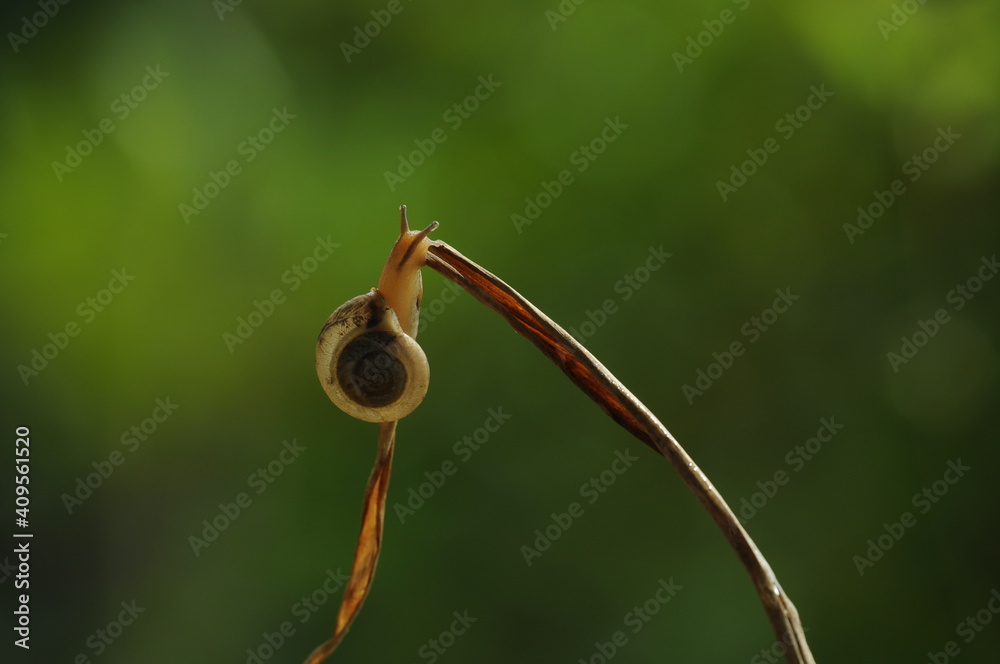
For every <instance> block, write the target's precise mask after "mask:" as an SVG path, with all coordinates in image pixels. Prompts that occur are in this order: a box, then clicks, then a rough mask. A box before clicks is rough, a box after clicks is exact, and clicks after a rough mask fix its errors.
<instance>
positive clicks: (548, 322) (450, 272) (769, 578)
mask: <svg viewBox="0 0 1000 664" xmlns="http://www.w3.org/2000/svg"><path fill="white" fill-rule="evenodd" d="M426 265H427V266H428V267H430V268H432V269H434V270H436V271H437V272H440V273H441V274H442V275H444V276H445V277H446V278H448V279H451V280H452V281H454V282H455V283H456V284H458V285H460V286H461V287H462V288H464V289H465V290H466V291H468V292H469V293H470V294H471V295H472V296H473V297H475V298H476V299H477V300H479V301H480V302H482V303H483V304H485V305H486V306H487V307H489V308H490V309H492V310H493V311H495V312H497V313H498V314H500V315H501V316H503V318H504V319H506V320H507V322H508V323H509V324H510V326H511V327H513V328H514V330H516V331H517V332H518V333H519V334H521V335H522V336H524V337H526V338H527V339H528V340H529V341H531V342H532V343H533V344H535V346H537V347H538V349H539V350H541V351H542V353H544V354H545V355H546V356H547V357H548V358H549V359H550V360H552V362H553V363H554V364H555V365H556V366H557V367H559V369H561V370H562V372H563V373H565V374H566V376H568V377H569V379H570V380H571V381H573V383H575V384H576V386H577V387H579V388H580V389H581V390H582V391H583V392H584V394H586V395H587V396H589V397H590V398H591V399H592V400H593V401H594V402H596V403H597V405H598V406H600V407H601V410H603V411H604V412H605V413H606V414H607V415H608V416H609V417H611V419H613V420H614V421H615V422H617V423H618V424H619V425H621V426H622V427H623V428H624V429H625V430H626V431H628V432H629V433H631V434H632V435H633V436H635V437H636V438H638V439H639V440H640V441H642V442H643V443H645V444H646V445H648V446H649V447H650V448H652V449H653V450H655V451H656V452H657V453H658V454H661V455H662V456H664V457H665V458H666V459H667V461H669V462H670V463H671V465H673V467H674V469H675V470H676V471H677V472H678V473H679V474H680V476H681V479H682V480H683V481H684V483H685V484H686V485H687V487H688V489H690V490H691V492H692V493H694V495H695V496H696V497H697V498H698V500H699V501H700V502H701V504H702V506H704V508H705V509H706V510H707V511H708V513H709V514H710V515H711V516H712V519H713V520H714V521H715V523H716V525H718V526H719V528H720V529H721V530H722V533H723V535H725V537H726V539H727V540H728V541H729V544H730V546H731V547H732V548H733V550H734V551H735V552H736V555H737V556H738V557H739V559H740V562H742V563H743V566H744V567H745V568H746V569H747V572H749V574H750V578H751V580H752V581H753V584H754V586H755V588H756V589H757V594H758V596H759V597H760V600H761V602H762V603H763V605H764V610H765V612H766V614H767V617H768V620H769V621H770V623H771V627H772V629H773V630H774V634H775V636H776V637H777V638H778V640H779V641H781V642H782V643H784V644H786V646H787V650H786V659H787V660H788V662H789V664H815V660H814V659H813V656H812V653H811V652H810V650H809V644H808V643H807V641H806V636H805V630H804V629H803V627H802V622H801V621H800V619H799V614H798V611H797V610H796V609H795V605H794V604H792V601H791V599H790V598H789V597H788V595H786V594H785V592H784V591H783V590H782V588H781V584H779V583H778V579H777V577H776V576H775V574H774V572H773V571H772V570H771V566H770V565H769V564H768V563H767V560H765V558H764V556H763V554H761V552H760V550H759V549H758V548H757V545H755V544H754V543H753V540H751V539H750V535H748V534H747V532H746V530H744V528H743V526H742V525H741V524H740V522H739V520H738V519H737V518H736V515H735V514H734V513H733V511H732V510H731V509H730V508H729V505H727V504H726V501H725V500H723V498H722V496H721V495H720V494H719V492H718V490H717V489H716V488H715V487H714V486H713V485H712V482H711V481H709V479H708V477H707V476H706V475H705V473H703V472H702V471H701V469H700V468H698V466H697V465H696V464H695V462H694V461H693V460H692V459H691V457H690V456H689V455H688V453H687V452H685V451H684V448H682V447H681V445H680V443H678V442H677V440H676V439H675V438H674V437H673V436H672V435H671V434H670V432H669V431H667V429H666V427H664V426H663V424H661V423H660V421H659V420H658V419H656V416H655V415H653V413H651V412H650V411H649V409H648V408H646V406H644V405H643V404H642V402H640V401H639V400H638V399H637V398H636V397H635V396H634V395H633V394H632V393H631V392H629V390H628V389H627V388H626V387H625V386H624V385H623V384H622V383H621V382H620V381H619V380H618V379H617V378H615V377H614V375H612V374H611V372H610V371H608V370H607V369H606V368H605V367H604V365H602V364H601V363H600V362H599V361H598V360H597V358H596V357H594V356H593V355H592V354H591V353H590V352H589V351H588V350H587V349H586V348H584V347H583V346H582V345H580V344H579V343H578V342H577V341H576V340H575V339H574V338H573V337H572V336H570V335H569V334H568V333H567V332H566V331H565V330H564V329H563V328H561V327H560V326H559V325H557V324H556V323H555V322H554V321H552V319H550V318H549V317H548V316H546V315H545V314H544V313H542V312H541V311H540V310H539V309H538V308H537V307H535V306H534V305H533V304H531V302H529V301H528V300H527V299H525V298H524V297H523V296H522V295H521V294H520V293H518V292H517V291H515V290H514V289H513V288H511V287H510V286H509V285H507V284H506V283H505V282H504V281H503V280H501V279H500V278H498V277H497V276H496V275H494V274H492V273H490V272H489V271H487V270H485V269H484V268H482V267H480V266H479V265H477V264H476V263H474V262H472V261H471V260H469V259H468V258H466V257H465V256H463V255H462V254H461V253H459V252H458V251H456V250H455V249H454V248H453V247H451V246H449V245H448V244H446V243H444V242H440V241H432V242H431V246H430V248H429V249H428V253H427V262H426ZM395 428H396V423H395V422H390V423H384V424H382V425H380V429H379V453H378V457H377V459H376V462H375V467H374V468H373V469H372V474H371V477H370V478H369V480H368V487H367V488H366V490H365V500H364V509H363V513H362V527H361V534H360V535H359V538H358V545H357V549H356V551H355V559H354V566H353V569H352V571H351V578H350V581H349V582H348V585H347V589H346V590H345V592H344V599H343V602H342V604H341V607H340V611H339V613H338V615H337V624H336V627H335V629H334V634H333V636H332V637H331V638H330V640H329V641H327V642H326V643H324V644H323V645H321V646H320V647H318V648H317V649H316V650H315V651H314V652H313V653H312V654H311V655H310V656H309V658H308V659H307V660H306V664H319V663H320V662H322V661H323V660H325V659H326V657H327V656H328V655H329V654H330V653H331V652H333V650H334V648H336V647H337V644H339V643H340V641H341V640H342V639H343V637H344V634H345V633H346V632H347V630H348V628H349V627H350V625H351V622H352V621H353V620H354V618H355V616H356V615H357V613H358V611H360V609H361V605H362V603H363V602H364V600H365V597H366V596H367V595H368V591H369V589H370V588H371V581H372V577H373V576H374V574H375V565H376V563H377V561H378V555H379V550H380V548H381V542H382V520H383V516H384V513H385V497H386V489H387V488H388V482H389V469H390V464H391V462H392V447H393V443H394V439H395Z"/></svg>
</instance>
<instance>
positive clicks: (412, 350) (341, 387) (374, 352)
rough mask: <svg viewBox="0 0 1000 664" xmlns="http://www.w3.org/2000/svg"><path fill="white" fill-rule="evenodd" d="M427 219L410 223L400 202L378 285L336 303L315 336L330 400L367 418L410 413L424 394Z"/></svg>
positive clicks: (427, 376) (435, 224)
mask: <svg viewBox="0 0 1000 664" xmlns="http://www.w3.org/2000/svg"><path fill="white" fill-rule="evenodd" d="M437 227H438V222H436V221H435V222H433V223H431V225H430V226H428V227H427V228H425V229H424V230H422V231H411V230H410V227H409V224H408V223H407V221H406V206H401V207H400V232H399V239H397V240H396V244H395V245H393V247H392V252H391V253H390V254H389V259H388V260H387V261H386V263H385V268H384V269H383V270H382V276H381V277H380V278H379V282H378V287H377V288H373V289H371V291H370V292H368V293H365V294H364V295H359V296H357V297H355V298H352V299H350V300H348V301H347V302H345V303H344V304H342V305H341V306H340V307H338V308H337V309H336V310H335V311H334V312H333V313H332V314H330V317H329V318H328V319H327V321H326V323H325V324H324V325H323V329H322V330H321V331H320V334H319V339H317V341H316V375H317V376H318V377H319V381H320V383H322V385H323V390H324V391H325V392H326V394H327V396H328V397H330V400H331V401H333V403H334V404H335V405H336V406H337V407H338V408H340V409H341V410H342V411H344V412H345V413H347V414H348V415H350V416H352V417H356V418H358V419H359V420H364V421H366V422H394V421H396V420H399V419H402V418H403V417H405V416H407V415H409V414H410V413H412V412H413V410H414V409H415V408H416V407H417V406H418V405H419V404H420V402H421V401H422V400H423V398H424V396H425V395H426V394H427V386H428V384H429V382H430V368H429V366H428V363H427V356H426V355H425V354H424V351H423V349H421V348H420V346H419V345H418V344H417V342H416V340H415V337H416V336H417V325H418V323H419V319H420V298H421V296H422V295H423V286H422V283H421V279H420V268H421V267H423V265H424V262H425V261H426V258H427V249H428V247H429V246H430V244H431V241H430V240H429V239H428V237H427V236H428V235H429V234H430V232H431V231H433V230H434V229H435V228H437Z"/></svg>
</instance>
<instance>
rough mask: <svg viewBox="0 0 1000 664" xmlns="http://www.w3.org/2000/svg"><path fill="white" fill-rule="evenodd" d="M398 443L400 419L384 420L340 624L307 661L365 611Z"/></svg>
mask: <svg viewBox="0 0 1000 664" xmlns="http://www.w3.org/2000/svg"><path fill="white" fill-rule="evenodd" d="M395 445H396V422H383V423H382V424H380V425H379V428H378V454H377V455H376V457H375V465H374V467H373V468H372V474H371V475H370V476H369V477H368V486H366V487H365V499H364V506H363V507H362V509H361V532H360V533H359V534H358V545H357V548H356V549H355V550H354V565H353V566H352V567H351V578H350V579H349V580H348V582H347V587H346V588H345V589H344V597H343V599H342V600H341V603H340V611H339V612H338V613H337V624H336V625H335V627H334V629H333V636H331V637H330V639H329V640H328V641H327V642H326V643H323V644H322V645H320V646H319V647H317V648H316V649H315V650H313V651H312V654H310V655H309V658H308V659H306V661H305V664H319V663H320V662H322V661H323V660H325V659H326V658H327V657H328V656H329V655H330V653H332V652H333V651H334V649H335V648H336V647H337V646H338V645H339V644H340V642H341V641H342V640H343V638H344V635H345V634H347V630H348V629H350V627H351V623H352V622H354V618H355V617H356V616H357V615H358V612H359V611H361V605H362V604H364V602H365V598H366V597H368V591H369V590H371V587H372V579H374V578H375V566H376V565H377V564H378V554H379V552H380V551H381V549H382V524H383V521H384V518H385V496H386V492H387V491H388V489H389V474H390V472H391V470H392V453H393V450H394V448H395Z"/></svg>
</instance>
